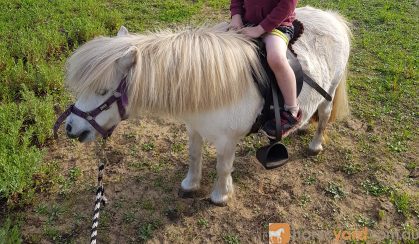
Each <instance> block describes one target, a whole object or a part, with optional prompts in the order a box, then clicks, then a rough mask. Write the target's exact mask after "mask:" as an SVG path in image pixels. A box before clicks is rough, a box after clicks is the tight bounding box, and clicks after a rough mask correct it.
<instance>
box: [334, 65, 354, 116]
mask: <svg viewBox="0 0 419 244" xmlns="http://www.w3.org/2000/svg"><path fill="white" fill-rule="evenodd" d="M346 78H347V70H345V71H344V73H343V74H342V77H341V80H340V82H339V85H338V87H337V88H336V92H335V96H334V98H333V106H332V112H331V115H330V119H329V121H330V122H333V121H336V120H343V119H345V118H346V117H348V116H349V114H350V111H349V102H348V92H347V89H346Z"/></svg>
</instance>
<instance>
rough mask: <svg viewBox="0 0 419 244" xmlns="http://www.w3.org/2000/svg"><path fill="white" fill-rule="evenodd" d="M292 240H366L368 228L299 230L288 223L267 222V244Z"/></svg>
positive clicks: (280, 243) (286, 243) (277, 243)
mask: <svg viewBox="0 0 419 244" xmlns="http://www.w3.org/2000/svg"><path fill="white" fill-rule="evenodd" d="M291 239H292V240H293V241H312V240H319V241H330V240H332V241H337V242H339V241H366V240H367V239H368V228H365V227H364V228H363V229H360V230H352V231H346V230H345V231H342V230H334V231H325V230H316V231H309V230H301V229H292V231H291V226H290V225H289V224H285V223H269V244H288V243H289V242H290V240H291Z"/></svg>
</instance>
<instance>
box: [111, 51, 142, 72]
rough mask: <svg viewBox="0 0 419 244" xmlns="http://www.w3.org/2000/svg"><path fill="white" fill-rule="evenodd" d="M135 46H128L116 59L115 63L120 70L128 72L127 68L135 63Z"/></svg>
mask: <svg viewBox="0 0 419 244" xmlns="http://www.w3.org/2000/svg"><path fill="white" fill-rule="evenodd" d="M137 52H138V49H137V47H134V46H132V47H130V48H129V49H128V50H127V51H126V52H125V53H124V54H123V55H122V57H120V58H118V59H117V60H116V63H117V65H118V66H119V68H121V70H123V71H124V72H128V70H129V69H130V68H131V67H132V65H134V64H135V61H136V59H137Z"/></svg>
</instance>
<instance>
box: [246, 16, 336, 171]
mask: <svg viewBox="0 0 419 244" xmlns="http://www.w3.org/2000/svg"><path fill="white" fill-rule="evenodd" d="M293 26H294V37H293V38H292V39H291V40H290V42H289V44H288V50H287V60H288V63H289V64H290V66H291V68H292V70H293V71H294V74H295V78H296V85H297V94H296V96H297V97H298V96H299V95H300V92H301V90H302V88H303V82H306V83H307V84H308V85H310V86H311V87H312V88H314V89H315V90H316V91H317V92H319V93H320V94H321V95H322V96H323V97H324V98H325V99H326V100H328V101H332V97H331V96H330V95H329V94H328V93H327V92H326V91H325V90H324V89H323V88H322V87H320V86H319V85H318V84H317V83H316V82H315V81H314V80H313V79H312V78H310V77H309V76H308V75H306V74H305V73H304V72H303V69H302V67H301V64H300V62H299V61H298V59H297V54H296V53H295V52H294V50H293V49H292V44H294V43H295V42H296V41H297V40H298V38H299V37H300V36H301V35H302V34H303V32H304V26H303V24H302V23H301V22H300V21H298V20H295V21H294V22H293ZM256 43H257V45H258V46H259V50H260V51H259V59H260V63H261V64H262V66H263V68H264V69H265V72H266V74H267V76H268V78H269V82H267V84H265V83H263V82H258V80H257V79H256V77H254V80H255V82H256V84H257V86H258V88H259V92H260V94H261V95H262V97H263V98H264V100H265V103H264V107H263V109H262V112H261V114H260V115H259V116H258V117H257V118H256V121H255V123H254V124H253V126H252V129H251V130H250V132H249V134H252V133H257V132H258V131H259V129H260V128H261V127H262V126H263V125H264V124H265V123H266V122H267V121H269V120H272V119H275V118H276V121H277V125H276V130H277V132H279V131H280V128H281V127H280V126H281V124H280V122H278V121H280V113H279V110H280V109H283V107H284V98H283V96H282V93H281V91H280V89H279V87H278V83H277V82H276V78H275V74H274V73H273V71H272V70H271V68H270V67H269V64H268V61H267V58H266V57H267V55H266V48H265V44H264V43H263V41H262V40H258V41H257V42H256ZM277 134H278V135H279V134H280V133H277ZM280 140H281V137H280V136H277V138H276V140H271V141H270V144H269V145H267V146H263V147H261V148H259V149H258V151H257V152H256V158H257V159H258V160H259V162H260V163H262V165H263V166H264V167H265V168H266V169H273V168H276V167H279V166H282V165H284V164H285V163H286V162H287V161H288V151H287V149H286V147H285V146H284V145H283V144H281V143H279V141H280Z"/></svg>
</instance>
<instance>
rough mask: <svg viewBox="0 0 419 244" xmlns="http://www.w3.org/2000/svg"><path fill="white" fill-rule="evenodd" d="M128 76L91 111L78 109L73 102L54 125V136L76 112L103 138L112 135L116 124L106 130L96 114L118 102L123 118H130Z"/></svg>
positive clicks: (56, 135)
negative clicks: (127, 92) (127, 109)
mask: <svg viewBox="0 0 419 244" xmlns="http://www.w3.org/2000/svg"><path fill="white" fill-rule="evenodd" d="M126 86H127V84H126V77H125V78H123V79H122V80H121V82H120V83H119V85H118V87H117V88H116V90H115V91H114V92H113V94H112V96H110V97H109V98H108V99H106V101H105V102H103V103H102V104H101V105H99V107H97V108H95V109H93V110H91V111H89V112H83V111H81V110H80V109H78V108H77V107H76V106H75V104H71V105H70V107H69V108H68V109H67V110H66V111H65V112H64V113H63V114H61V115H60V117H58V119H57V121H56V122H55V125H54V136H55V138H57V137H58V134H57V132H58V128H60V125H61V124H62V123H63V122H64V120H65V119H66V118H67V117H68V116H69V115H70V114H71V113H73V114H75V115H77V116H79V117H81V118H83V119H85V120H86V121H87V122H89V124H91V125H92V126H93V128H95V129H96V130H97V131H98V132H99V134H101V135H102V137H103V138H107V137H109V136H111V135H112V132H113V131H114V129H115V127H116V125H115V126H112V127H111V128H110V129H108V130H106V129H104V128H103V127H102V126H100V125H99V124H98V123H97V122H96V120H95V119H96V116H98V115H99V114H100V113H102V112H103V111H105V110H108V109H109V108H110V107H111V105H112V104H113V103H114V102H116V104H117V106H118V112H119V116H120V118H121V120H125V119H127V118H128V115H127V113H126V106H127V105H128V96H127V94H126V88H127V87H126Z"/></svg>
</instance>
